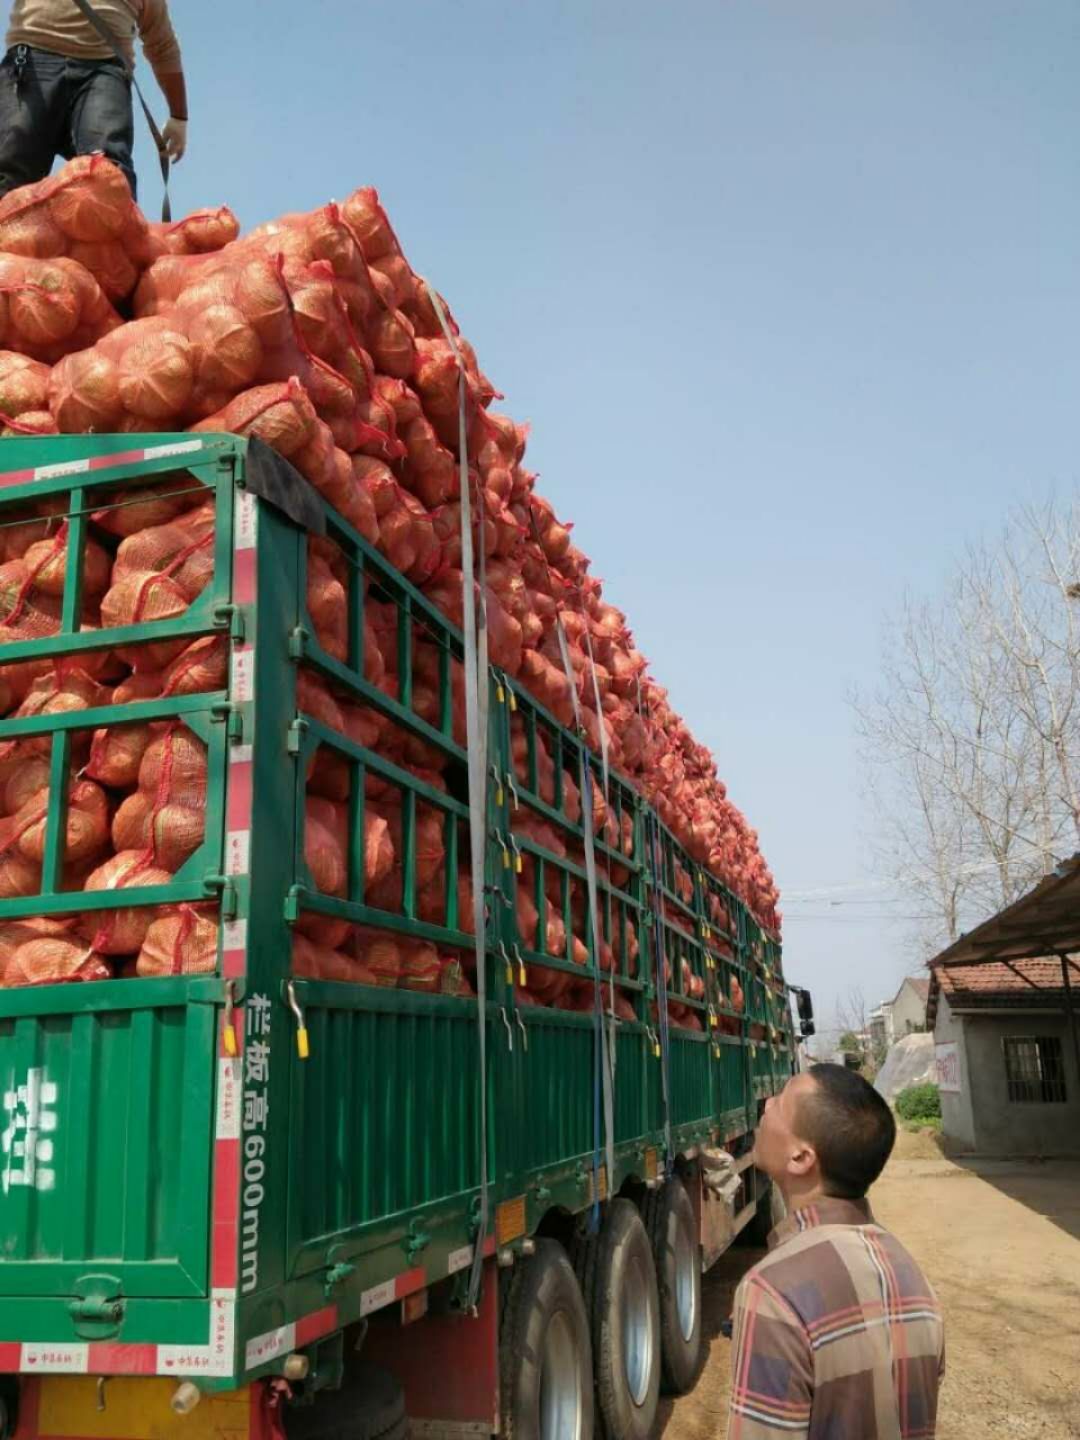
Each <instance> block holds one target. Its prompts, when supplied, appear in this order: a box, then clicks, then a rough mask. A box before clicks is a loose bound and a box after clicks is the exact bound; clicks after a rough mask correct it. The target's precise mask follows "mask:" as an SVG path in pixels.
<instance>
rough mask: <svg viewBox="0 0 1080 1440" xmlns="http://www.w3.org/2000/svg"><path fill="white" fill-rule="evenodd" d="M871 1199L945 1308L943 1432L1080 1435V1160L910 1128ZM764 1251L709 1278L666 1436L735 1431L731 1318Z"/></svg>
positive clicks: (664, 1415) (994, 1438) (667, 1405)
mask: <svg viewBox="0 0 1080 1440" xmlns="http://www.w3.org/2000/svg"><path fill="white" fill-rule="evenodd" d="M871 1203H872V1205H873V1208H874V1211H875V1213H876V1215H877V1218H878V1219H879V1220H880V1222H881V1223H882V1224H883V1225H886V1226H888V1228H889V1229H890V1230H892V1231H893V1233H894V1234H896V1235H897V1236H898V1237H899V1238H900V1239H901V1240H902V1241H903V1242H904V1244H905V1245H906V1246H907V1247H908V1249H909V1250H910V1251H911V1252H912V1254H913V1255H914V1256H915V1258H916V1259H917V1260H918V1261H919V1263H920V1264H921V1265H922V1266H923V1268H924V1269H925V1271H926V1273H927V1275H928V1276H929V1278H930V1281H931V1283H932V1284H933V1286H934V1288H935V1290H936V1291H937V1294H938V1296H939V1298H940V1300H941V1303H942V1306H943V1308H944V1310H945V1326H946V1339H945V1344H946V1356H947V1373H946V1377H945V1383H944V1386H943V1388H942V1393H941V1406H940V1410H939V1415H938V1436H939V1437H940V1440H998V1437H1001V1440H1028V1437H1038V1440H1080V1162H1069V1161H1049V1162H1045V1163H1025V1162H1021V1161H1009V1162H1006V1161H982V1162H975V1161H972V1162H966V1163H956V1162H953V1161H950V1160H946V1159H944V1158H943V1157H942V1155H941V1153H940V1151H939V1149H938V1145H937V1142H936V1140H935V1139H934V1137H932V1136H929V1135H908V1134H902V1135H901V1137H900V1140H899V1143H898V1145H897V1151H896V1154H895V1155H894V1156H893V1159H892V1160H891V1161H890V1163H889V1166H888V1168H887V1170H886V1172H885V1174H884V1175H883V1176H882V1178H881V1180H880V1181H879V1182H878V1184H877V1185H876V1186H875V1187H874V1191H873V1194H872V1195H871ZM759 1253H760V1252H755V1251H752V1250H738V1249H736V1250H731V1251H729V1252H728V1254H727V1255H725V1256H724V1257H723V1258H722V1259H721V1260H720V1261H719V1262H718V1263H717V1265H716V1266H715V1267H714V1268H713V1270H712V1271H711V1272H710V1273H709V1274H708V1275H707V1276H706V1277H705V1284H704V1294H703V1299H704V1316H705V1332H706V1338H707V1344H708V1350H709V1354H708V1360H707V1363H706V1366H705V1370H704V1373H703V1375H702V1377H701V1380H700V1381H699V1383H698V1385H697V1388H696V1389H695V1390H694V1392H693V1394H691V1395H687V1396H685V1397H684V1398H682V1399H680V1400H676V1401H674V1402H670V1401H664V1402H662V1403H661V1411H660V1421H659V1424H658V1427H657V1434H658V1435H662V1436H663V1437H664V1440H699V1437H701V1440H705V1437H708V1440H721V1437H722V1436H723V1435H725V1434H726V1426H727V1400H728V1378H729V1374H730V1369H731V1342H730V1341H729V1340H726V1339H724V1337H723V1336H722V1335H721V1334H720V1322H721V1321H722V1320H724V1319H726V1318H727V1317H728V1315H729V1314H730V1313H731V1298H732V1295H733V1293H734V1289H735V1286H736V1285H737V1284H738V1282H739V1278H740V1277H741V1276H742V1274H743V1273H744V1272H745V1271H746V1270H747V1269H749V1267H750V1266H751V1265H752V1264H753V1263H754V1261H755V1260H756V1259H757V1257H758V1254H759ZM851 1440H860V1437H858V1436H852V1437H851Z"/></svg>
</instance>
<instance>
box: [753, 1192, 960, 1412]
mask: <svg viewBox="0 0 1080 1440" xmlns="http://www.w3.org/2000/svg"><path fill="white" fill-rule="evenodd" d="M769 1249H770V1252H771V1253H770V1254H769V1255H767V1256H766V1257H765V1259H764V1260H762V1261H761V1262H760V1263H759V1264H757V1265H755V1266H754V1268H753V1270H751V1271H750V1272H749V1273H748V1274H747V1275H746V1276H745V1277H744V1279H743V1281H742V1283H741V1284H740V1286H739V1289H738V1291H737V1293H736V1296H735V1313H734V1329H733V1337H734V1345H733V1355H734V1375H733V1379H732V1387H731V1419H730V1422H729V1428H728V1440H777V1437H779V1436H784V1437H785V1440H790V1437H792V1436H805V1437H806V1440H826V1437H828V1440H932V1437H933V1435H934V1427H935V1423H936V1419H937V1397H938V1384H939V1382H940V1380H941V1376H942V1375H943V1374H944V1373H945V1332H944V1325H943V1322H942V1318H941V1310H940V1307H939V1306H938V1302H937V1298H936V1297H935V1295H934V1292H933V1291H932V1290H931V1288H930V1286H929V1284H928V1283H927V1281H926V1279H925V1278H924V1276H923V1274H922V1271H921V1270H920V1269H919V1267H918V1266H917V1265H916V1264H915V1262H914V1260H912V1258H911V1256H910V1255H909V1254H908V1253H907V1251H906V1250H905V1249H904V1247H903V1246H902V1245H901V1244H900V1243H899V1241H897V1240H895V1239H894V1238H893V1236H891V1235H890V1234H889V1233H888V1231H886V1230H883V1229H882V1228H881V1227H880V1226H879V1225H876V1224H875V1223H874V1219H873V1216H872V1215H871V1214H870V1207H869V1206H868V1205H867V1203H866V1201H865V1200H833V1199H823V1200H820V1201H818V1203H817V1204H815V1205H811V1206H808V1207H807V1208H806V1209H805V1210H797V1211H796V1212H795V1213H794V1214H793V1215H790V1216H789V1217H788V1218H787V1219H786V1220H785V1221H784V1222H783V1224H781V1225H778V1226H777V1228H776V1229H775V1230H774V1231H773V1233H772V1234H771V1235H770V1236H769Z"/></svg>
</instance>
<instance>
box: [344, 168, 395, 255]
mask: <svg viewBox="0 0 1080 1440" xmlns="http://www.w3.org/2000/svg"><path fill="white" fill-rule="evenodd" d="M341 213H342V216H343V217H344V219H345V221H346V222H347V223H348V225H349V226H350V228H351V229H352V231H353V233H354V234H355V236H356V239H357V242H358V244H359V245H360V248H361V250H362V251H363V254H364V259H365V260H366V261H367V262H368V264H371V262H372V261H374V260H379V259H381V258H382V257H383V256H384V255H395V254H397V255H399V254H400V253H401V246H400V245H399V244H398V241H397V236H396V235H395V234H394V228H393V226H392V225H391V224H390V220H389V217H388V216H387V214H386V211H385V210H384V209H383V207H382V205H381V204H380V203H379V192H378V191H377V190H376V189H375V187H374V186H373V185H365V186H363V187H362V188H361V189H359V190H354V191H353V193H352V194H351V195H350V196H349V198H348V199H347V200H346V201H345V202H344V204H343V205H342V207H341Z"/></svg>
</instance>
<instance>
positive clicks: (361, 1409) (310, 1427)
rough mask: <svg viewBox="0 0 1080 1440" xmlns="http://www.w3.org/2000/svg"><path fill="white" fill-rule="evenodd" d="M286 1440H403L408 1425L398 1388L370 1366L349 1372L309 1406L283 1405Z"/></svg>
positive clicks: (391, 1379)
mask: <svg viewBox="0 0 1080 1440" xmlns="http://www.w3.org/2000/svg"><path fill="white" fill-rule="evenodd" d="M283 1418H284V1424H285V1434H286V1437H287V1440H406V1437H407V1436H408V1433H409V1422H408V1419H407V1418H406V1416H405V1397H404V1395H403V1394H402V1392H401V1386H400V1385H399V1384H398V1383H397V1381H396V1380H395V1379H394V1378H393V1376H392V1375H388V1374H387V1373H386V1371H385V1370H379V1369H377V1368H376V1367H375V1366H374V1365H367V1364H364V1363H363V1362H361V1363H360V1364H359V1365H358V1366H357V1367H356V1369H355V1370H350V1373H349V1375H348V1377H347V1378H346V1380H345V1383H344V1384H343V1385H342V1387H341V1389H340V1390H323V1391H321V1392H320V1393H319V1394H317V1395H316V1396H315V1397H314V1402H313V1403H312V1404H311V1405H297V1406H287V1407H286V1408H285V1411H284V1417H283Z"/></svg>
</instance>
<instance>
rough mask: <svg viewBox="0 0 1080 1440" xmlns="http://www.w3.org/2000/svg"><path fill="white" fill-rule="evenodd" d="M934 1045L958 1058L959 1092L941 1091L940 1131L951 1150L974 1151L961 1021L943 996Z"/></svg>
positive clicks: (972, 1117) (972, 1114)
mask: <svg viewBox="0 0 1080 1440" xmlns="http://www.w3.org/2000/svg"><path fill="white" fill-rule="evenodd" d="M934 1044H935V1045H938V1046H942V1045H945V1046H949V1045H955V1046H956V1054H957V1058H958V1059H959V1062H960V1066H959V1076H960V1082H959V1083H960V1089H959V1091H950V1090H942V1092H941V1129H942V1132H943V1133H944V1135H945V1139H946V1140H947V1141H948V1142H949V1145H950V1147H951V1148H952V1149H954V1150H958V1151H971V1150H974V1149H975V1112H974V1109H973V1108H972V1101H971V1074H970V1072H969V1070H968V1062H967V1045H966V1043H965V1037H964V1023H963V1020H962V1019H961V1018H960V1017H959V1016H956V1015H954V1014H953V1013H952V1010H951V1009H950V1008H949V1002H948V1000H947V999H946V998H945V996H944V995H941V996H939V997H938V1007H937V1021H936V1023H935V1025H934Z"/></svg>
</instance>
